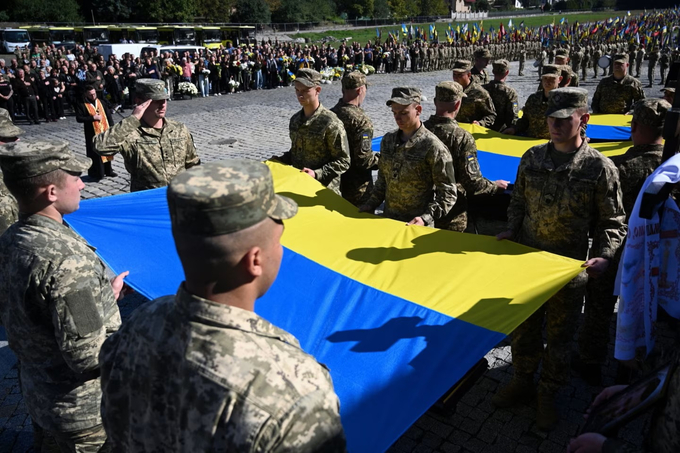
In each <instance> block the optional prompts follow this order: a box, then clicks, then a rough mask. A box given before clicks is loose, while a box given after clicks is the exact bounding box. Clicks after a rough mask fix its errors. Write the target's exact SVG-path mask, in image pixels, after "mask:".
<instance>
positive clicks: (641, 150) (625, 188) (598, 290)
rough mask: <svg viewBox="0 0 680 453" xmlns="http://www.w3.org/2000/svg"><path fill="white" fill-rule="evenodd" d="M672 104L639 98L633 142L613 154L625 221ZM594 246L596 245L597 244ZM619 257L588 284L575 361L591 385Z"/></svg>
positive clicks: (655, 162) (595, 381)
mask: <svg viewBox="0 0 680 453" xmlns="http://www.w3.org/2000/svg"><path fill="white" fill-rule="evenodd" d="M670 108H671V105H670V104H669V103H667V102H666V101H664V100H663V99H644V100H641V101H638V102H636V103H635V107H634V109H633V119H632V121H631V138H632V139H633V146H632V147H631V148H629V149H628V151H626V153H625V154H622V155H620V156H614V157H612V158H611V160H612V161H613V162H614V165H616V168H617V169H618V170H619V181H620V184H621V192H622V197H623V208H624V210H625V212H626V223H628V219H629V218H630V215H631V213H632V212H633V207H634V206H635V200H636V199H637V196H638V194H639V193H640V189H641V188H642V184H643V183H644V182H645V180H646V179H647V177H648V176H649V175H651V174H652V173H653V172H654V170H655V169H656V167H658V166H659V164H661V156H662V154H663V137H662V134H663V125H664V119H665V117H666V112H667V111H668V110H669V109H670ZM594 248H595V249H597V245H594ZM620 257H621V254H620V253H617V254H616V255H615V256H614V259H613V260H612V262H611V263H610V267H609V269H607V271H606V272H605V273H604V274H603V275H602V276H601V277H600V278H598V279H596V280H593V281H589V282H588V286H587V292H586V305H585V321H584V324H583V329H582V330H581V332H580V334H579V338H578V344H579V352H580V360H578V361H577V363H575V365H576V368H577V369H578V371H579V372H580V373H581V376H582V377H583V378H584V380H586V382H588V383H589V384H591V385H600V384H601V378H602V370H601V366H602V365H603V364H604V361H605V359H606V357H607V344H609V325H610V322H611V316H612V314H613V313H614V306H615V305H616V300H617V297H616V296H614V295H613V294H614V281H615V279H616V270H617V268H618V264H619V260H620Z"/></svg>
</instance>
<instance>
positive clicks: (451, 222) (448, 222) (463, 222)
mask: <svg viewBox="0 0 680 453" xmlns="http://www.w3.org/2000/svg"><path fill="white" fill-rule="evenodd" d="M467 224H468V215H467V212H465V211H463V212H461V213H460V214H458V215H456V216H455V217H453V218H451V219H449V218H446V219H441V220H437V221H436V222H435V224H434V226H435V228H439V229H441V230H449V231H458V232H459V233H462V232H464V231H465V230H466V229H467Z"/></svg>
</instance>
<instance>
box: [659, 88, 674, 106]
mask: <svg viewBox="0 0 680 453" xmlns="http://www.w3.org/2000/svg"><path fill="white" fill-rule="evenodd" d="M661 91H662V92H663V100H664V101H666V102H668V103H669V104H670V105H673V100H674V99H675V88H673V87H666V88H664V89H663V90H661Z"/></svg>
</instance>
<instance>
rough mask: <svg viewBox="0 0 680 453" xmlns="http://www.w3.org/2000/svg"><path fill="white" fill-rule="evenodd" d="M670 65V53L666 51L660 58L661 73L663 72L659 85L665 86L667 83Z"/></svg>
mask: <svg viewBox="0 0 680 453" xmlns="http://www.w3.org/2000/svg"><path fill="white" fill-rule="evenodd" d="M669 63H670V57H669V56H668V51H667V50H666V49H664V50H662V51H661V56H660V57H659V71H661V82H659V85H663V84H664V83H665V82H666V71H668V65H669Z"/></svg>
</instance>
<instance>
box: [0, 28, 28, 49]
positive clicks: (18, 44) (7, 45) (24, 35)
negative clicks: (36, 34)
mask: <svg viewBox="0 0 680 453" xmlns="http://www.w3.org/2000/svg"><path fill="white" fill-rule="evenodd" d="M30 45H31V36H30V35H29V34H28V31H26V30H23V29H21V28H5V29H2V30H0V50H2V52H3V53H14V51H15V50H16V49H17V48H19V49H24V48H25V49H28V48H29V47H30Z"/></svg>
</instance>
